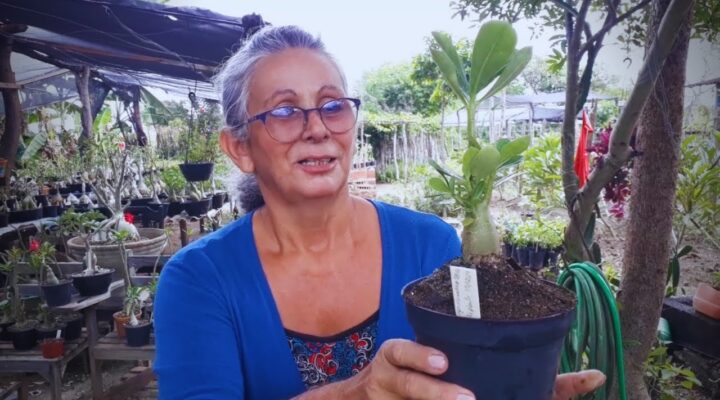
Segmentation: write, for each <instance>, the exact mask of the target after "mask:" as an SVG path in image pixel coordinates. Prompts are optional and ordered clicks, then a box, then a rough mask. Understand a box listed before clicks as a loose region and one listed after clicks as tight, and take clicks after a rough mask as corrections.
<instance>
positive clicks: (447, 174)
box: [428, 160, 463, 180]
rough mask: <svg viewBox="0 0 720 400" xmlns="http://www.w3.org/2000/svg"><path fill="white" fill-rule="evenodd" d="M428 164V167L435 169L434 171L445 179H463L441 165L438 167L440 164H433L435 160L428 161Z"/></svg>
mask: <svg viewBox="0 0 720 400" xmlns="http://www.w3.org/2000/svg"><path fill="white" fill-rule="evenodd" d="M428 162H429V163H430V165H431V166H432V167H433V168H435V170H436V171H437V172H438V173H440V174H442V175H443V176H445V177H452V178H455V179H458V180H462V179H463V177H462V176H460V175H458V174H456V173H455V172H453V171H451V170H449V169H447V168H445V167H443V166H442V165H440V164H438V163H437V162H435V160H429V161H428Z"/></svg>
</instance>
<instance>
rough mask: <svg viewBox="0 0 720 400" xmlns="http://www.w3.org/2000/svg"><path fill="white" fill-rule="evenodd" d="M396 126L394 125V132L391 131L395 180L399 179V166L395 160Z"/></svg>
mask: <svg viewBox="0 0 720 400" xmlns="http://www.w3.org/2000/svg"><path fill="white" fill-rule="evenodd" d="M397 128H398V127H397V126H395V132H393V148H392V151H393V163H395V180H399V179H400V166H399V165H398V161H397Z"/></svg>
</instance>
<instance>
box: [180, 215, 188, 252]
mask: <svg viewBox="0 0 720 400" xmlns="http://www.w3.org/2000/svg"><path fill="white" fill-rule="evenodd" d="M179 225H180V246H181V247H185V246H187V244H188V232H187V221H185V220H184V219H181V220H180V222H179Z"/></svg>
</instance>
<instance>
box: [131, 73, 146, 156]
mask: <svg viewBox="0 0 720 400" xmlns="http://www.w3.org/2000/svg"><path fill="white" fill-rule="evenodd" d="M132 96H133V98H132V114H131V121H132V124H133V129H134V130H135V135H136V137H137V141H138V146H143V147H144V146H145V145H146V144H147V140H148V139H147V135H146V134H145V129H143V125H142V118H141V117H140V87H139V86H134V87H133V88H132Z"/></svg>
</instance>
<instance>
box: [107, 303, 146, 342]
mask: <svg viewBox="0 0 720 400" xmlns="http://www.w3.org/2000/svg"><path fill="white" fill-rule="evenodd" d="M140 315H142V311H140V310H137V311H136V312H135V318H138V319H139V318H140ZM113 320H114V321H115V333H116V334H117V337H119V338H124V337H125V324H127V323H128V322H130V316H128V315H125V313H124V312H123V311H118V312H115V313H113Z"/></svg>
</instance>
